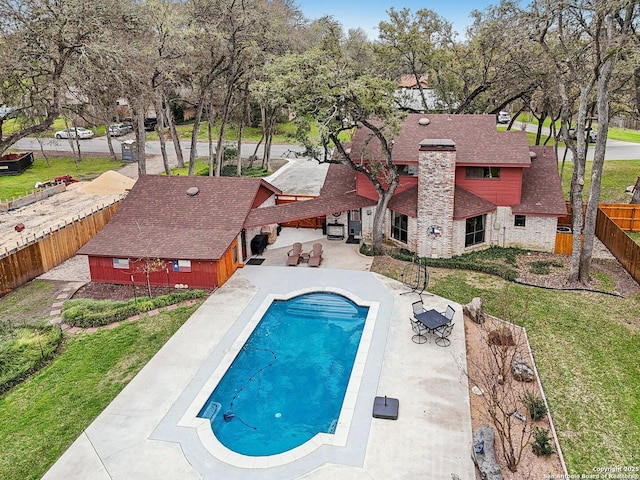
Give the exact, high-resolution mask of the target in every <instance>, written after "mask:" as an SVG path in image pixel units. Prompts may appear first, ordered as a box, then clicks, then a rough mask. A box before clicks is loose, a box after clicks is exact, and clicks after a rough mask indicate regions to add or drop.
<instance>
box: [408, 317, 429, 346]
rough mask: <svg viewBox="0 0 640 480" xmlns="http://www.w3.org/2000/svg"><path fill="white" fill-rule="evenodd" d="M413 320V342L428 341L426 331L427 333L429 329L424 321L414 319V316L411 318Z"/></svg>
mask: <svg viewBox="0 0 640 480" xmlns="http://www.w3.org/2000/svg"><path fill="white" fill-rule="evenodd" d="M409 321H410V322H411V330H413V337H411V340H413V343H425V342H426V341H427V337H426V335H425V333H427V331H428V329H427V327H425V326H424V325H423V324H422V323H420V322H418V321H417V320H414V319H413V318H409Z"/></svg>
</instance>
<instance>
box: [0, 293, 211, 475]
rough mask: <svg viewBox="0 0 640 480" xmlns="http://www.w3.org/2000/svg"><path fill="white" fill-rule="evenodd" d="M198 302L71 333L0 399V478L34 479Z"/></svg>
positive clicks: (121, 387) (150, 355)
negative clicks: (50, 357)
mask: <svg viewBox="0 0 640 480" xmlns="http://www.w3.org/2000/svg"><path fill="white" fill-rule="evenodd" d="M199 305H200V302H198V303H197V304H196V305H195V306H192V307H182V308H178V309H177V310H174V311H171V312H166V311H165V312H161V313H160V314H159V315H156V316H153V317H143V319H141V320H140V321H138V322H135V323H133V322H126V323H123V324H122V325H121V326H119V327H117V328H115V329H112V330H110V329H106V328H103V329H100V330H98V331H97V332H96V333H93V334H85V333H78V334H76V335H74V336H71V337H69V338H68V340H67V341H66V343H65V345H64V347H63V351H62V352H61V353H60V354H59V355H58V357H56V358H55V360H53V361H52V362H51V363H50V364H49V365H48V366H47V367H45V368H44V369H42V370H41V371H40V372H39V373H37V374H36V375H34V376H33V377H31V378H30V379H29V380H27V381H25V382H24V383H22V384H20V385H18V386H17V387H15V388H14V389H13V390H10V391H9V392H7V393H6V394H4V395H2V396H0V451H1V452H2V455H0V478H2V479H3V480H28V479H38V478H41V477H42V475H43V474H44V473H45V472H46V471H47V469H48V468H49V467H50V466H51V465H52V464H53V463H54V462H55V461H56V460H57V459H58V458H59V457H60V455H62V453H63V452H64V451H65V450H66V449H67V448H69V446H70V445H71V444H72V443H73V442H74V441H75V439H76V438H77V437H78V436H79V435H80V434H81V433H82V431H83V430H84V429H85V428H87V426H89V424H90V423H91V422H92V421H93V419H94V418H95V417H96V416H97V415H98V414H99V413H100V412H102V410H104V408H105V407H106V406H107V405H108V404H109V403H110V402H111V400H113V398H114V397H115V396H116V395H117V394H118V393H119V392H120V391H121V390H122V389H123V388H124V387H125V385H126V384H127V383H128V382H129V381H130V380H131V379H132V378H133V377H134V376H135V375H136V373H138V371H140V369H142V367H143V366H144V365H145V364H146V363H147V362H148V361H149V360H150V359H151V357H152V356H153V355H154V354H155V353H156V352H157V351H158V350H159V349H160V347H162V345H164V344H165V342H166V341H167V340H168V339H169V338H171V336H172V335H173V334H174V333H175V332H176V330H177V329H178V328H179V327H180V326H181V325H182V324H183V323H184V322H185V321H186V320H187V319H188V318H189V317H190V316H191V315H192V314H193V312H194V311H195V310H196V308H197V307H198V306H199Z"/></svg>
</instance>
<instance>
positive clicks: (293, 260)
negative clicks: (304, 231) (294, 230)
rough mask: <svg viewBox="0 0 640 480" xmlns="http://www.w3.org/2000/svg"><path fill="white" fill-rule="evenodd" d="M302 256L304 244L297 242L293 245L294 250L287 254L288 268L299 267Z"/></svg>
mask: <svg viewBox="0 0 640 480" xmlns="http://www.w3.org/2000/svg"><path fill="white" fill-rule="evenodd" d="M300 255H302V244H301V243H300V242H296V243H294V244H293V248H291V250H289V251H288V252H287V266H289V267H295V266H297V265H298V263H300Z"/></svg>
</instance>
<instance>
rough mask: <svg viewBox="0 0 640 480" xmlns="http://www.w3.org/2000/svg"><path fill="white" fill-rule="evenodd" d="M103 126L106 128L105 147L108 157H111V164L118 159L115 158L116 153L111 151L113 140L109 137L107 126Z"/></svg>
mask: <svg viewBox="0 0 640 480" xmlns="http://www.w3.org/2000/svg"><path fill="white" fill-rule="evenodd" d="M105 126H106V132H107V145H108V146H109V155H111V161H112V162H117V161H118V157H116V152H115V150H114V149H113V140H112V139H111V135H109V125H105Z"/></svg>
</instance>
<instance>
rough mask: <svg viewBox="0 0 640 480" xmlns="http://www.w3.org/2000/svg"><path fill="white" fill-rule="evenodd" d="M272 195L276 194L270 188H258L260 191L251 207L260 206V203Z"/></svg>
mask: <svg viewBox="0 0 640 480" xmlns="http://www.w3.org/2000/svg"><path fill="white" fill-rule="evenodd" d="M271 195H274V193H273V192H272V191H271V190H269V189H268V188H265V187H263V186H262V187H260V188H259V189H258V193H256V198H255V200H254V201H253V205H251V208H258V207H259V206H260V205H262V204H263V203H264V202H265V201H266V200H267V199H268V198H269V197H270V196H271Z"/></svg>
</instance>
